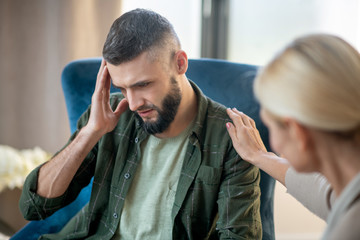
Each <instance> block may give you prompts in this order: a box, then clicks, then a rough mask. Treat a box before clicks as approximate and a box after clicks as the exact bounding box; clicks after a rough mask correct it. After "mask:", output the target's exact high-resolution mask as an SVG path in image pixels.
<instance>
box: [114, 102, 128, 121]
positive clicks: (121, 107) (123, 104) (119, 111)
mask: <svg viewBox="0 0 360 240" xmlns="http://www.w3.org/2000/svg"><path fill="white" fill-rule="evenodd" d="M128 107H129V103H128V101H127V100H126V99H125V98H124V99H122V100H121V101H120V102H119V104H118V105H117V107H116V109H115V111H114V113H115V115H116V116H117V117H120V115H121V114H122V113H123V112H125V111H126V110H127V109H128Z"/></svg>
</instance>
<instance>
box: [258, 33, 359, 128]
mask: <svg viewBox="0 0 360 240" xmlns="http://www.w3.org/2000/svg"><path fill="white" fill-rule="evenodd" d="M254 89H255V95H256V97H257V99H258V100H259V102H260V104H261V105H262V107H263V108H264V109H266V110H267V111H269V112H270V113H273V114H274V115H277V116H279V117H291V118H294V119H296V120H297V121H299V122H300V123H302V124H304V125H305V126H309V127H314V128H317V129H321V130H326V131H336V132H348V131H352V130H355V129H359V127H360V56H359V53H358V52H357V51H356V50H355V49H354V48H353V47H352V46H351V45H350V44H348V43H347V42H345V41H344V40H342V39H340V38H339V37H336V36H332V35H326V34H316V35H308V36H304V37H301V38H298V39H296V40H294V41H293V42H292V43H290V44H289V45H288V46H287V47H286V48H285V49H284V50H283V51H282V52H280V53H279V54H278V55H277V56H275V58H274V59H273V60H272V61H271V62H270V63H269V64H268V65H267V66H265V67H264V68H263V69H261V70H260V71H259V73H258V76H257V77H256V79H255V83H254Z"/></svg>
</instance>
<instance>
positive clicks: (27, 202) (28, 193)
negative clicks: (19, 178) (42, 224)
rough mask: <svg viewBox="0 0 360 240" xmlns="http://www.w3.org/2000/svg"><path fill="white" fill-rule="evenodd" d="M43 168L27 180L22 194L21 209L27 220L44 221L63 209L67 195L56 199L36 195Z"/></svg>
mask: <svg viewBox="0 0 360 240" xmlns="http://www.w3.org/2000/svg"><path fill="white" fill-rule="evenodd" d="M40 167H41V166H39V167H37V168H36V169H34V170H33V171H32V172H31V173H30V174H29V175H28V176H27V178H26V180H25V183H24V187H23V190H22V193H21V197H20V202H19V207H20V211H21V213H22V214H23V216H24V218H25V219H27V220H42V219H45V218H46V217H48V216H50V215H52V214H53V213H54V212H56V211H57V210H58V209H60V208H61V207H62V204H63V202H64V199H65V196H66V193H64V194H63V195H62V196H60V197H56V198H44V197H41V196H40V195H38V194H36V190H37V179H38V174H39V169H40Z"/></svg>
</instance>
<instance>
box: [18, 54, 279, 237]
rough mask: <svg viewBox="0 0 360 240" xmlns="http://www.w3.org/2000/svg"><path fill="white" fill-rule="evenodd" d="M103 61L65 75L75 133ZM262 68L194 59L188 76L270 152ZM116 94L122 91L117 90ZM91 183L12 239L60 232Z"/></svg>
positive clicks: (267, 181)
mask: <svg viewBox="0 0 360 240" xmlns="http://www.w3.org/2000/svg"><path fill="white" fill-rule="evenodd" d="M100 63H101V59H100V58H91V59H82V60H77V61H73V62H70V63H69V64H68V65H67V66H66V67H65V68H64V70H63V73H62V87H63V92H64V96H65V101H66V106H67V111H68V117H69V122H70V129H71V132H74V131H75V130H76V122H77V120H78V118H79V117H80V115H81V114H82V113H83V112H84V111H85V109H86V108H87V107H88V105H89V104H90V102H91V96H92V93H93V91H94V87H95V81H96V75H97V71H98V69H99V66H100ZM257 69H258V67H257V66H253V65H247V64H240V63H234V62H229V61H225V60H215V59H190V60H189V68H188V71H187V73H186V75H187V77H188V78H189V79H191V80H193V81H194V82H195V83H196V84H197V85H198V86H199V87H200V88H201V89H202V91H203V92H204V93H205V94H206V95H207V96H209V97H210V98H212V99H214V100H215V101H218V102H220V103H222V104H224V105H225V106H227V107H236V108H237V109H239V110H241V111H243V112H244V113H246V114H248V115H249V116H251V117H252V118H253V119H254V120H255V122H256V126H257V127H258V129H259V131H260V134H261V136H262V138H263V140H264V143H265V145H266V147H267V148H268V149H269V142H268V132H267V129H266V127H265V126H264V124H263V123H262V122H261V120H260V118H259V105H258V103H257V102H256V101H255V99H254V95H253V90H252V84H253V80H254V77H255V75H256V71H257ZM111 91H112V92H114V91H118V90H116V89H115V88H112V89H111ZM274 186H275V180H274V179H273V178H271V177H270V176H269V175H267V174H266V173H264V172H261V182H260V187H261V208H260V212H261V219H262V225H263V239H264V240H274V239H275V233H274V219H273V200H274ZM90 193H91V183H90V184H89V186H87V187H85V188H84V189H83V190H82V192H81V193H80V194H79V196H78V197H77V199H76V200H75V201H74V202H73V203H71V204H70V205H68V206H66V207H65V208H63V209H61V210H59V211H57V212H56V213H55V214H53V215H52V216H50V217H48V218H47V219H45V220H41V221H32V222H30V223H28V224H27V225H26V226H25V227H24V228H23V229H21V230H20V231H19V232H17V233H16V234H15V235H14V236H12V238H11V239H13V240H27V239H37V238H38V237H39V236H40V235H41V234H43V233H52V232H58V231H59V230H60V229H61V228H62V227H63V226H64V225H65V224H66V223H67V222H68V221H69V219H71V218H72V216H73V215H75V214H76V213H77V212H78V211H79V210H80V209H81V208H82V207H83V206H84V205H85V204H86V203H87V202H88V200H89V196H90Z"/></svg>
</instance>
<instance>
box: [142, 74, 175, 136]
mask: <svg viewBox="0 0 360 240" xmlns="http://www.w3.org/2000/svg"><path fill="white" fill-rule="evenodd" d="M169 81H171V89H170V92H169V93H168V94H167V95H166V96H165V97H164V98H163V101H162V103H161V106H156V105H154V104H149V105H144V106H142V107H140V108H139V109H138V111H140V114H141V113H143V112H145V113H146V112H147V111H151V110H154V111H156V112H157V118H156V119H155V120H152V119H146V116H144V118H143V117H141V115H140V114H139V113H138V112H135V113H136V117H137V118H138V119H139V121H140V122H142V124H143V127H144V130H145V131H146V132H147V133H149V134H156V133H162V132H164V131H165V130H166V129H167V128H168V127H169V126H170V124H171V123H172V122H173V121H174V118H175V115H176V113H177V111H178V108H179V105H180V102H181V92H180V89H179V86H178V84H177V82H176V80H175V79H174V78H171V80H169ZM143 115H144V114H143Z"/></svg>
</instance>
